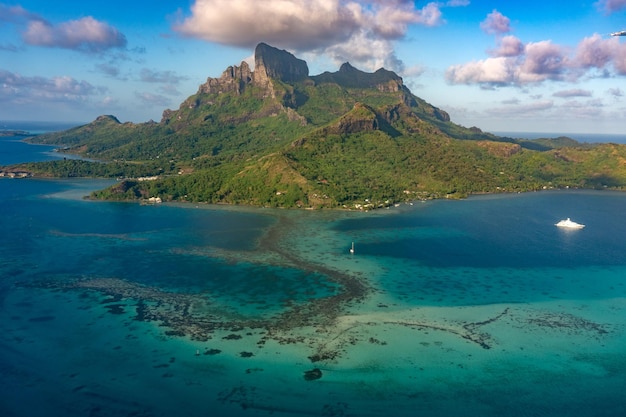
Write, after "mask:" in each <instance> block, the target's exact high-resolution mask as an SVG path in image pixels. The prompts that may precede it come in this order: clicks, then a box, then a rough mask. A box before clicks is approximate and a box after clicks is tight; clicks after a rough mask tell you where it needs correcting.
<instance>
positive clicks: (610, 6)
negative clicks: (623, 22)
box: [595, 0, 626, 14]
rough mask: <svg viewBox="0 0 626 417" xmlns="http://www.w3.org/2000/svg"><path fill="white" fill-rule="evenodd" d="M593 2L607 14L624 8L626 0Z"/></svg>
mask: <svg viewBox="0 0 626 417" xmlns="http://www.w3.org/2000/svg"><path fill="white" fill-rule="evenodd" d="M595 4H596V6H597V7H598V8H599V9H600V10H603V11H605V12H606V13H608V14H611V13H614V12H618V11H620V10H624V9H626V0H600V1H598V2H596V3H595Z"/></svg>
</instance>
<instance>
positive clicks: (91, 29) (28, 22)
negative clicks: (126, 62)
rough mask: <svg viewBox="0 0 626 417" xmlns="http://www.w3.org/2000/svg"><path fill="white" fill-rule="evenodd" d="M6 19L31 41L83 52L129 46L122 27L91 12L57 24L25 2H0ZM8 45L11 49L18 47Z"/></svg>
mask: <svg viewBox="0 0 626 417" xmlns="http://www.w3.org/2000/svg"><path fill="white" fill-rule="evenodd" d="M3 21H4V22H9V23H12V24H15V25H16V26H18V27H19V28H20V30H21V31H22V34H21V35H22V40H23V41H24V42H25V43H26V44H28V45H35V46H44V47H50V48H67V49H75V50H79V51H82V52H102V51H104V50H107V49H110V48H123V47H125V46H126V37H125V36H124V35H123V34H122V33H121V32H120V31H119V30H117V29H116V28H114V27H113V26H110V25H108V24H107V23H104V22H101V21H99V20H96V19H94V18H93V17H91V16H87V17H83V18H81V19H78V20H70V21H67V22H62V23H59V24H57V25H55V24H53V23H51V22H48V21H47V20H46V19H44V18H43V17H41V16H39V15H38V14H36V13H32V12H30V11H28V10H26V9H24V8H23V7H22V6H7V5H5V4H0V22H3ZM22 29H23V30H22ZM9 46H10V49H17V47H15V46H13V45H9ZM3 49H9V47H5V48H3Z"/></svg>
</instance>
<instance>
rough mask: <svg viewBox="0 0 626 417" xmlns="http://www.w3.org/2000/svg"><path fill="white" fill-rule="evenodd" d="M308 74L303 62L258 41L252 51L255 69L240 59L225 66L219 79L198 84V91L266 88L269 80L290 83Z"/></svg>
mask: <svg viewBox="0 0 626 417" xmlns="http://www.w3.org/2000/svg"><path fill="white" fill-rule="evenodd" d="M308 76H309V67H308V66H307V63H306V62H305V61H303V60H301V59H298V58H296V57H295V56H294V55H293V54H291V53H289V52H287V51H285V50H281V49H277V48H274V47H272V46H269V45H267V44H265V43H260V44H258V45H257V47H256V49H255V52H254V71H252V70H251V69H250V66H249V65H248V63H247V62H245V61H243V62H242V63H241V64H240V65H239V66H236V65H234V66H231V67H228V68H226V71H224V72H223V73H222V75H221V76H220V77H219V78H208V79H207V81H206V83H204V84H202V85H201V86H200V88H199V90H198V93H205V94H222V93H235V94H241V93H242V92H243V91H244V90H245V88H246V86H248V85H250V84H254V85H257V86H259V87H263V88H267V87H269V86H270V83H271V80H272V79H275V80H280V81H284V82H287V83H290V82H297V81H301V80H304V79H306V78H307V77H308Z"/></svg>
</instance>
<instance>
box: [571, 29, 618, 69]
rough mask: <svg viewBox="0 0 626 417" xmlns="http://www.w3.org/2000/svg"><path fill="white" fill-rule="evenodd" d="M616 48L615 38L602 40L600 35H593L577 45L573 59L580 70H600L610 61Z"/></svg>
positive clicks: (616, 40) (616, 41)
mask: <svg viewBox="0 0 626 417" xmlns="http://www.w3.org/2000/svg"><path fill="white" fill-rule="evenodd" d="M618 48H619V40H618V39H617V38H611V39H602V37H601V36H600V35H598V34H594V35H593V36H591V37H589V38H584V39H583V40H582V41H581V42H580V43H579V44H578V48H577V49H576V56H575V58H574V59H575V61H576V63H577V64H578V65H579V66H580V67H582V68H592V67H595V68H602V67H604V66H605V65H607V64H608V63H609V62H610V61H611V59H612V58H613V56H614V55H615V50H616V49H618Z"/></svg>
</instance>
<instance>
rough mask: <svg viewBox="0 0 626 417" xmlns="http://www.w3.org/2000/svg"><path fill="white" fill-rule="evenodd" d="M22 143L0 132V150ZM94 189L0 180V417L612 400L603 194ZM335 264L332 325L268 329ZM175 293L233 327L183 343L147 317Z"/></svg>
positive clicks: (452, 408) (620, 350) (621, 231)
mask: <svg viewBox="0 0 626 417" xmlns="http://www.w3.org/2000/svg"><path fill="white" fill-rule="evenodd" d="M15 147H17V148H18V149H16V148H15ZM7 149H9V151H7ZM41 149H42V148H41V147H39V146H34V145H27V144H24V143H21V142H11V143H9V144H7V142H6V141H0V157H2V159H0V164H5V163H10V162H13V161H14V160H15V159H16V157H15V155H23V156H25V157H27V158H30V157H32V158H37V157H40V156H41V155H42V153H41V152H42V151H41ZM29 155H30V156H29ZM43 155H44V156H43V157H42V158H44V159H45V158H46V157H49V158H53V157H58V156H56V155H54V154H52V155H49V154H46V153H45V152H44V154H43ZM23 156H20V157H19V158H22V157H23ZM31 160H32V159H31ZM107 184H110V181H96V180H71V181H70V180H68V181H65V180H63V181H61V180H35V179H8V178H3V179H0V233H2V240H0V334H1V335H2V337H1V338H0V415H2V416H29V417H31V416H89V415H91V416H124V415H133V416H171V415H181V416H185V415H186V416H222V415H224V416H226V415H235V416H270V415H272V416H294V415H319V416H378V415H384V414H392V415H397V416H417V415H424V416H442V417H444V416H445V417H447V416H459V415H476V416H486V417H490V416H503V415H506V416H584V417H588V416H618V415H625V413H626V401H624V399H623V393H624V390H625V389H626V378H625V377H624V375H625V374H626V355H624V352H626V240H625V239H624V236H626V221H625V220H624V213H625V211H626V194H624V193H616V192H598V191H550V192H538V193H526V194H507V195H493V196H477V197H472V198H469V199H467V200H462V201H444V200H442V201H431V202H425V203H420V202H415V203H414V204H412V205H408V204H406V205H402V206H400V207H396V208H392V209H389V210H381V211H378V212H376V211H375V212H371V213H350V212H328V211H326V212H310V211H306V212H302V211H283V210H265V209H245V208H224V207H212V206H202V205H200V206H194V205H165V204H163V205H149V206H143V205H139V204H136V203H107V202H94V201H87V200H83V199H82V198H81V197H82V196H84V195H86V194H88V193H89V191H90V190H92V189H96V188H101V187H104V186H106V185H107ZM566 217H571V218H572V219H573V220H575V221H579V222H581V223H584V224H585V225H586V227H585V228H584V229H582V230H575V231H571V230H570V231H568V230H561V229H559V228H557V227H555V226H554V224H555V223H556V222H557V221H559V220H561V219H563V218H566ZM353 241H354V242H355V248H356V253H355V254H354V255H351V254H350V253H349V252H348V248H349V247H350V244H351V242H353ZM334 274H345V275H347V276H351V277H356V279H358V280H361V281H362V282H365V283H367V285H368V286H369V288H370V289H371V291H370V292H369V293H368V294H367V296H366V297H365V298H364V299H360V300H358V301H351V302H349V303H348V304H347V305H344V306H343V308H344V310H343V312H342V313H341V314H340V315H339V316H337V317H335V318H334V319H333V320H332V321H331V322H324V321H323V320H319V321H315V320H314V321H313V324H310V325H309V324H307V323H304V322H303V323H302V324H299V325H296V326H295V327H293V328H290V329H288V330H281V329H280V328H278V327H276V328H275V327H274V326H278V324H274V322H275V323H278V319H277V318H278V317H279V315H280V313H282V312H285V311H289V309H292V308H294V306H295V307H296V308H297V307H298V306H302V307H304V308H306V306H307V305H309V303H311V302H315V300H323V299H325V298H327V297H331V296H333V295H336V294H338V293H341V285H339V284H337V282H336V280H334V279H333V276H334ZM73 282H86V283H91V284H90V285H92V286H91V287H77V286H67V285H66V283H73ZM111 282H113V283H114V284H111ZM127 284H128V285H136V286H137V287H133V288H141V289H148V295H145V294H146V292H144V293H141V294H144V295H143V296H128V295H126V296H121V295H120V294H121V292H119V291H118V290H119V288H120V286H123V285H127ZM97 285H103V286H104V287H97ZM107 286H109V287H107ZM112 287H115V288H116V291H118V292H115V291H112V292H107V291H106V290H104V289H103V288H108V289H110V288H112ZM99 288H100V289H99ZM155 294H156V295H155ZM142 297H143V298H142ZM188 297H191V298H188ZM189 299H191V300H192V301H191V302H190V303H177V302H178V301H180V300H183V301H186V300H189ZM172 300H177V301H172ZM146 304H149V305H151V306H153V307H155V310H153V311H157V312H162V313H163V314H162V315H160V316H158V317H156V318H154V319H152V320H151V319H148V318H146V317H143V316H141V314H140V312H141V311H142V308H143V307H142V306H144V305H146ZM181 309H182V310H185V312H186V313H188V314H189V316H188V317H192V318H193V317H204V316H207V317H208V316H211V317H212V316H216V317H222V319H223V320H232V323H239V324H243V325H242V326H241V327H238V325H233V326H232V328H227V329H219V330H216V331H215V332H213V333H211V334H210V336H209V338H208V339H206V340H194V339H193V338H190V337H189V335H181V334H176V333H175V332H172V330H176V329H177V328H178V327H176V325H172V324H171V323H168V320H169V319H172V318H173V317H178V314H179V313H180V311H179V310H181ZM187 310H188V311H187ZM322 313H323V312H322ZM322 315H323V314H322ZM249 320H264V321H265V320H268V322H269V324H268V325H266V327H246V326H245V323H249ZM269 334H272V335H274V336H275V335H280V336H281V337H275V338H272V337H268V335H269ZM218 351H219V352H218ZM326 351H333V352H335V353H337V356H336V357H334V358H328V359H326V360H323V361H321V362H312V361H311V360H310V359H309V357H310V356H311V355H312V354H314V353H319V352H326ZM312 368H319V369H321V371H322V372H323V376H322V378H320V379H318V380H314V381H307V380H305V378H304V377H303V375H304V372H306V371H308V370H311V369H312Z"/></svg>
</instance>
